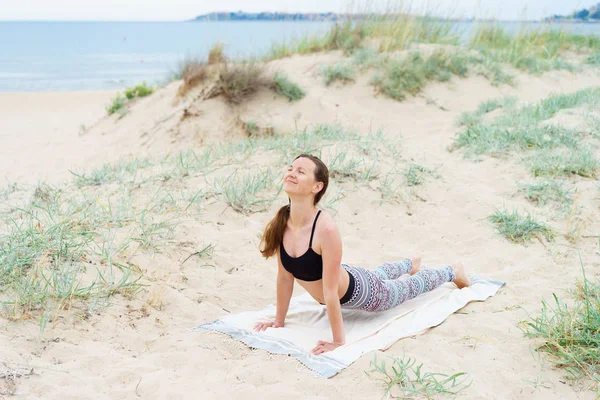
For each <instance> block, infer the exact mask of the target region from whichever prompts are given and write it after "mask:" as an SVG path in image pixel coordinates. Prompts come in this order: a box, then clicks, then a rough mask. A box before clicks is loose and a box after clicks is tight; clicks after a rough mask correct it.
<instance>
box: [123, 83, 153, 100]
mask: <svg viewBox="0 0 600 400" xmlns="http://www.w3.org/2000/svg"><path fill="white" fill-rule="evenodd" d="M152 93H154V88H153V87H149V86H147V85H146V82H143V83H141V84H139V85H135V86H132V87H129V88H127V89H125V92H124V94H125V97H127V100H133V99H134V98H136V97H146V96H149V95H151V94H152Z"/></svg>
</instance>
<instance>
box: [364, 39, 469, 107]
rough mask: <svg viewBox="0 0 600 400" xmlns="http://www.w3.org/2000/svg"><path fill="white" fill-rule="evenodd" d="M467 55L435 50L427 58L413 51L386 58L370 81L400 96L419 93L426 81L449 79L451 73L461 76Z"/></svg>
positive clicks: (379, 87)
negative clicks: (380, 70) (401, 55)
mask: <svg viewBox="0 0 600 400" xmlns="http://www.w3.org/2000/svg"><path fill="white" fill-rule="evenodd" d="M468 63H469V58H468V57H466V56H465V55H463V54H460V53H447V52H445V51H442V50H438V51H436V52H434V53H433V54H432V55H430V56H429V57H427V58H423V56H422V55H421V53H419V52H413V53H411V54H410V55H409V56H408V57H406V58H404V59H401V60H391V61H389V62H388V63H387V64H386V65H385V66H384V69H383V72H380V73H379V74H378V75H377V76H375V78H374V79H373V81H372V83H373V85H374V86H375V87H376V88H377V89H378V90H379V91H380V92H382V93H384V94H386V95H387V96H389V97H391V98H393V99H396V100H403V99H404V98H406V96H407V95H416V94H417V93H419V92H420V91H421V90H422V89H423V87H424V86H425V84H426V83H427V82H428V81H433V80H436V81H440V82H444V81H448V80H450V78H451V77H452V75H457V76H461V77H464V76H466V75H467V72H468Z"/></svg>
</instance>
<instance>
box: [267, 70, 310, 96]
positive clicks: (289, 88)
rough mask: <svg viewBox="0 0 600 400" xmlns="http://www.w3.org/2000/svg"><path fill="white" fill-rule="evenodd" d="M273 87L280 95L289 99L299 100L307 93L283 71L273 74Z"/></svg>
mask: <svg viewBox="0 0 600 400" xmlns="http://www.w3.org/2000/svg"><path fill="white" fill-rule="evenodd" d="M271 88H272V89H273V90H275V91H276V92H277V93H279V94H280V95H282V96H284V97H287V98H288V100H289V101H298V100H300V99H302V98H303V97H304V96H305V94H306V93H305V92H304V90H303V89H302V88H301V87H300V86H298V85H297V84H296V83H294V82H292V81H291V80H290V79H289V78H288V76H287V75H285V74H284V73H282V72H277V73H276V74H275V75H274V76H273V82H272V84H271Z"/></svg>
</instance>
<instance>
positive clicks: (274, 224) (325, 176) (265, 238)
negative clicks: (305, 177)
mask: <svg viewBox="0 0 600 400" xmlns="http://www.w3.org/2000/svg"><path fill="white" fill-rule="evenodd" d="M299 158H308V159H309V160H311V161H312V162H313V163H315V166H316V168H315V180H316V181H317V182H322V183H323V189H321V190H320V191H319V192H318V193H317V194H316V195H315V203H314V204H315V205H317V203H318V202H319V201H320V200H321V198H322V197H323V195H324V194H325V192H326V191H327V186H328V185H329V170H328V169H327V166H326V165H325V163H324V162H323V161H321V160H320V159H319V158H318V157H316V156H313V155H311V154H300V155H299V156H298V157H296V158H294V161H296V160H297V159H299ZM289 217H290V204H288V205H285V206H283V207H281V208H280V209H279V211H277V214H276V215H275V217H274V218H273V219H272V220H271V221H270V222H269V223H268V224H267V227H266V228H265V231H264V232H263V235H262V239H261V240H260V252H261V254H262V255H263V257H265V258H269V257H271V256H273V255H274V254H275V253H277V250H278V249H279V246H280V245H281V242H282V241H283V233H284V232H285V227H286V226H287V222H288V219H289Z"/></svg>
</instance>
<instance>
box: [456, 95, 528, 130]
mask: <svg viewBox="0 0 600 400" xmlns="http://www.w3.org/2000/svg"><path fill="white" fill-rule="evenodd" d="M516 102H517V99H516V98H515V97H512V96H508V97H505V98H501V99H490V100H486V101H484V102H481V103H479V105H478V106H477V109H476V110H475V111H465V112H463V113H462V114H461V115H460V118H459V120H458V125H459V126H475V125H477V124H479V123H481V122H482V117H483V116H484V115H486V114H488V113H491V112H492V111H496V110H498V109H509V110H510V109H512V108H514V106H515V103H516Z"/></svg>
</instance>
